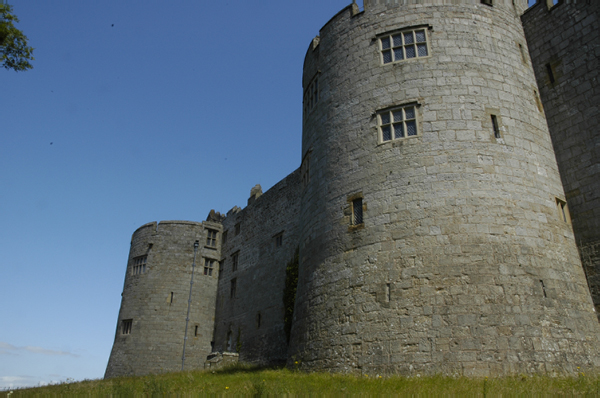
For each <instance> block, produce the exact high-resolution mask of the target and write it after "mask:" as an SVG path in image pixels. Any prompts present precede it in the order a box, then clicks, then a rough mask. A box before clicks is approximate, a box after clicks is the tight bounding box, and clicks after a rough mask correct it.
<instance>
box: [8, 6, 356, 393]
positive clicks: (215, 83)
mask: <svg viewBox="0 0 600 398" xmlns="http://www.w3.org/2000/svg"><path fill="white" fill-rule="evenodd" d="M350 2H351V0H303V1H288V0H261V1H257V0H254V1H242V0H220V1H195V2H192V1H169V2H164V1H161V2H158V1H140V0H129V1H114V0H104V1H76V0H70V1H67V0H58V1H41V0H40V1H35V2H33V1H22V0H13V1H12V2H11V4H12V5H13V7H14V12H15V14H16V15H17V16H18V17H19V18H20V20H21V22H20V23H19V24H18V25H17V27H19V28H20V29H22V30H23V31H24V33H25V34H26V35H27V36H28V38H29V41H30V44H31V45H32V46H33V47H35V51H34V56H35V58H36V59H35V61H34V62H33V65H34V69H33V70H31V71H27V72H20V73H15V72H13V71H8V70H0V87H1V88H2V96H1V97H0V120H1V122H0V123H1V124H0V139H1V141H0V142H1V144H0V225H1V226H2V228H0V253H1V255H0V283H1V284H2V288H1V289H0V300H1V301H2V302H3V303H4V305H3V306H1V307H0V319H2V327H1V328H0V389H2V388H9V387H16V386H32V385H38V384H45V383H49V382H58V381H64V380H67V379H75V380H80V379H84V378H92V379H93V378H101V377H102V376H103V374H104V370H105V368H106V363H107V361H108V356H109V354H110V349H111V347H112V342H113V339H114V332H115V328H116V320H117V314H118V310H119V305H120V293H121V290H122V287H123V279H124V275H125V266H126V262H127V256H128V251H129V241H130V238H131V234H132V233H133V231H134V230H135V229H136V228H137V227H139V226H140V225H142V224H144V223H147V222H150V221H160V220H195V221H201V220H204V219H205V218H206V216H207V214H208V212H209V211H210V210H211V209H213V208H214V209H215V210H217V211H221V212H226V211H227V210H229V209H231V208H232V207H233V206H235V205H238V206H240V207H243V206H244V205H245V204H246V200H247V198H248V196H249V193H250V189H251V188H252V187H253V186H254V185H255V184H257V183H259V184H261V185H262V187H263V190H266V189H268V188H270V187H271V186H272V185H274V184H275V183H276V182H277V181H279V180H280V179H281V178H283V177H285V176H286V175H287V174H289V173H290V172H292V171H293V170H294V169H296V168H297V167H298V166H299V164H300V138H301V126H302V123H301V111H302V109H301V102H302V87H301V72H302V63H303V59H304V54H305V52H306V49H307V48H308V46H309V44H310V41H311V39H312V38H313V37H314V36H315V35H317V34H318V32H319V28H320V27H321V26H322V25H323V24H325V23H326V22H327V21H328V20H329V19H330V18H331V17H332V16H333V15H335V14H336V13H337V12H338V11H339V10H341V9H342V8H344V7H345V6H347V5H348V4H349V3H350ZM359 4H362V2H359Z"/></svg>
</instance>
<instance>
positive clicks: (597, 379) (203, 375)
mask: <svg viewBox="0 0 600 398" xmlns="http://www.w3.org/2000/svg"><path fill="white" fill-rule="evenodd" d="M204 395H219V396H221V395H223V396H224V395H235V396H255V397H256V396H283V395H287V396H343V395H349V396H353V395H360V396H375V395H396V396H418V397H427V396H480V397H486V396H487V397H500V396H502V397H506V396H570V397H572V396H577V397H584V396H590V397H592V396H600V375H594V376H590V375H583V374H580V375H579V376H578V377H549V376H516V377H504V378H490V379H469V378H465V377H461V378H452V377H443V376H433V377H410V378H407V377H390V378H379V377H366V376H363V377H358V376H348V375H337V374H328V373H302V372H294V371H290V370H287V369H276V370H273V369H260V368H254V367H248V366H242V365H238V366H235V367H231V368H226V369H222V370H219V371H215V372H202V371H195V372H182V373H166V374H160V375H152V376H143V377H120V378H115V379H110V380H86V381H82V382H77V383H62V384H55V385H49V386H44V387H37V388H29V389H15V390H13V393H12V394H10V395H9V391H2V392H0V398H4V397H6V396H9V397H10V398H16V397H70V396H86V397H88V396H103V397H128V396H139V397H160V396H204Z"/></svg>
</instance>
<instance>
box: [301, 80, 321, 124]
mask: <svg viewBox="0 0 600 398" xmlns="http://www.w3.org/2000/svg"><path fill="white" fill-rule="evenodd" d="M317 102H319V79H318V78H317V77H315V78H314V79H313V80H312V82H310V83H309V85H308V87H307V88H306V90H305V91H304V116H306V115H308V113H309V112H310V111H311V110H313V108H314V107H315V105H317Z"/></svg>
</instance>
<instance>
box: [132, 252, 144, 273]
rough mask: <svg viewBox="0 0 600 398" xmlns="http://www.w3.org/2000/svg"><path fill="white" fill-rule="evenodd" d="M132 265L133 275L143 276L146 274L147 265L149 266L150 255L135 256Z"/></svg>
mask: <svg viewBox="0 0 600 398" xmlns="http://www.w3.org/2000/svg"><path fill="white" fill-rule="evenodd" d="M132 261H133V264H132V265H131V275H142V274H145V273H146V265H148V255H147V254H143V255H141V256H135V257H134V258H133V259H132Z"/></svg>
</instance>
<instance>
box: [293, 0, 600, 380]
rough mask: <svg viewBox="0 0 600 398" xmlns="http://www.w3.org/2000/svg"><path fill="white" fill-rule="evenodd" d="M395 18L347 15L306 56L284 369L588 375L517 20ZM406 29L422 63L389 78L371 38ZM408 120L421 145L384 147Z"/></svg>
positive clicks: (378, 8) (548, 153)
mask: <svg viewBox="0 0 600 398" xmlns="http://www.w3.org/2000/svg"><path fill="white" fill-rule="evenodd" d="M393 3H396V4H393ZM397 3H398V2H383V1H378V2H374V1H373V2H368V3H367V4H365V10H364V12H362V13H357V12H356V10H355V7H348V8H346V9H345V10H343V11H342V12H340V13H339V14H337V15H336V16H335V17H334V18H333V19H332V20H330V21H329V22H328V23H327V24H326V25H325V26H324V27H323V28H322V30H321V32H320V36H319V38H318V39H315V40H313V42H312V44H311V46H310V48H309V49H308V52H307V56H306V59H305V67H304V75H303V85H304V88H305V90H307V91H309V92H310V90H312V89H313V88H312V87H313V86H314V84H313V82H314V81H315V79H318V89H319V93H318V97H317V100H316V101H315V100H311V102H309V103H308V104H309V106H308V107H307V106H306V104H307V102H306V101H307V98H309V100H310V96H308V97H307V95H306V94H305V97H304V98H305V118H304V127H303V148H302V153H303V167H302V169H303V170H305V171H307V173H308V176H307V177H306V178H303V181H307V186H306V188H304V190H303V193H302V207H301V212H300V235H299V237H300V242H301V243H300V276H299V287H298V296H297V301H296V315H295V320H294V327H293V330H292V340H291V345H290V353H289V361H296V360H298V361H300V362H301V363H302V367H303V368H304V369H310V370H330V371H339V372H357V373H358V372H363V373H368V374H397V373H400V374H416V373H419V374H424V373H444V374H462V375H469V376H483V375H488V374H493V375H502V374H511V373H512V374H514V373H520V372H527V373H529V372H536V371H539V372H546V371H549V372H554V371H556V372H563V371H564V372H573V371H575V368H576V367H577V366H580V367H581V368H582V369H583V368H585V367H587V368H591V367H593V366H595V365H596V364H597V363H598V360H599V357H598V343H599V342H600V341H599V338H600V328H599V326H598V323H597V322H596V321H595V318H596V317H595V314H594V311H593V305H592V302H591V298H590V295H589V292H588V289H587V285H586V280H585V276H584V273H583V270H582V266H581V263H580V261H579V259H578V255H577V248H576V245H575V241H574V239H573V233H572V230H571V227H570V225H569V224H568V223H565V222H564V221H563V220H562V219H561V218H560V216H559V213H558V211H557V207H556V199H557V198H559V199H561V200H564V197H565V196H564V192H563V188H562V185H561V181H560V177H559V174H558V168H557V164H556V159H555V156H554V152H553V148H552V143H551V140H550V136H549V133H548V130H547V126H546V121H545V118H544V114H543V110H542V109H541V106H539V98H538V97H537V92H538V88H537V85H536V81H535V77H534V74H533V70H532V68H531V64H530V61H529V59H528V56H527V44H526V41H525V37H524V33H523V28H522V26H521V22H520V20H519V12H518V11H519V10H518V9H516V8H514V7H513V6H512V5H511V2H494V6H493V7H492V6H488V5H484V4H480V3H479V2H456V3H462V4H457V5H448V4H446V5H423V4H409V5H399V4H397ZM402 3H406V2H402ZM439 3H440V2H438V4H439ZM469 3H470V4H469ZM411 30H412V31H416V30H425V31H426V32H427V40H428V41H427V43H428V49H429V53H428V54H427V55H426V56H423V57H418V58H411V59H405V60H403V61H399V62H391V63H384V62H383V54H382V51H381V47H380V46H381V45H382V41H381V38H383V37H389V38H391V37H393V36H395V35H397V34H398V33H402V32H406V31H411ZM402 107H412V108H413V109H414V110H416V120H415V122H416V125H417V127H418V134H417V135H416V136H411V137H407V138H401V139H397V140H389V141H386V140H384V139H383V138H382V137H383V133H382V130H380V129H379V128H378V124H382V123H383V122H380V120H383V119H380V118H381V117H382V116H380V115H381V114H384V111H385V112H388V113H387V114H388V115H389V111H395V110H398V109H401V108H402ZM492 115H494V117H492ZM405 117H406V118H408V116H405ZM494 119H495V120H494ZM494 123H496V124H497V128H495V127H494ZM405 128H407V127H406V126H405ZM356 206H360V207H361V210H362V213H363V214H362V217H361V218H362V220H363V222H362V223H360V224H358V225H355V223H354V221H355V219H356V217H357V216H356V215H355V207H356Z"/></svg>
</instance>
